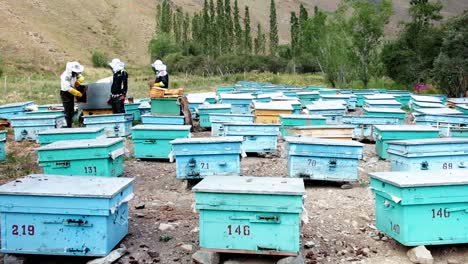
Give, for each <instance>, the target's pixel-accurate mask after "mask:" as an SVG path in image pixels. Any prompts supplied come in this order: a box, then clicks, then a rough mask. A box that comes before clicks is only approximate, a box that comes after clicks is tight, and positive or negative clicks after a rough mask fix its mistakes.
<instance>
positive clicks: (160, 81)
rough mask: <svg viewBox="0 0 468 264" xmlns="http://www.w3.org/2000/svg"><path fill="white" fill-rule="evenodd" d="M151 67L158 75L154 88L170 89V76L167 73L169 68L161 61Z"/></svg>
mask: <svg viewBox="0 0 468 264" xmlns="http://www.w3.org/2000/svg"><path fill="white" fill-rule="evenodd" d="M151 66H152V67H153V70H154V71H155V73H156V79H155V80H154V85H153V87H159V88H164V89H168V88H169V74H168V73H167V66H166V65H165V64H164V63H163V62H162V61H161V60H156V61H155V62H154V63H153V64H151Z"/></svg>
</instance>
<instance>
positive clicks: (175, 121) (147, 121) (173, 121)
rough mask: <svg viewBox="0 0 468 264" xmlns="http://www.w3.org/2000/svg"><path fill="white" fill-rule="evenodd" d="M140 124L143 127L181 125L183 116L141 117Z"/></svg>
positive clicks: (183, 121)
mask: <svg viewBox="0 0 468 264" xmlns="http://www.w3.org/2000/svg"><path fill="white" fill-rule="evenodd" d="M141 122H142V123H143V124H144V125H183V124H184V123H185V119H184V117H183V116H162V115H151V114H149V115H142V116H141Z"/></svg>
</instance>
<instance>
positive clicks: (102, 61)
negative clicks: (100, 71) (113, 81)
mask: <svg viewBox="0 0 468 264" xmlns="http://www.w3.org/2000/svg"><path fill="white" fill-rule="evenodd" d="M91 61H92V62H93V66H94V67H96V68H107V67H108V63H109V57H108V56H107V55H106V54H105V53H103V52H100V51H97V50H95V51H93V55H92V56H91Z"/></svg>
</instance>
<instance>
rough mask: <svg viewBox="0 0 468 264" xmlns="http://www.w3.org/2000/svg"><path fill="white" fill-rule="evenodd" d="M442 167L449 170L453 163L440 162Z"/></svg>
mask: <svg viewBox="0 0 468 264" xmlns="http://www.w3.org/2000/svg"><path fill="white" fill-rule="evenodd" d="M442 169H444V170H451V169H453V164H452V163H451V162H446V163H444V164H442Z"/></svg>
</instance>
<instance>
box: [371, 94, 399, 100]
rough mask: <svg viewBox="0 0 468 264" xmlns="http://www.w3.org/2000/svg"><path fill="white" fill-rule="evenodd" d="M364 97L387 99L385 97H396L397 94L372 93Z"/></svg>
mask: <svg viewBox="0 0 468 264" xmlns="http://www.w3.org/2000/svg"><path fill="white" fill-rule="evenodd" d="M364 98H365V99H368V100H385V99H395V96H394V95H391V94H372V95H364Z"/></svg>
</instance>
